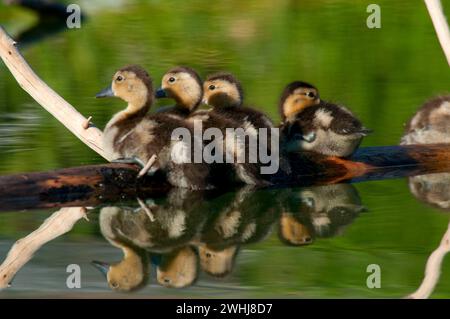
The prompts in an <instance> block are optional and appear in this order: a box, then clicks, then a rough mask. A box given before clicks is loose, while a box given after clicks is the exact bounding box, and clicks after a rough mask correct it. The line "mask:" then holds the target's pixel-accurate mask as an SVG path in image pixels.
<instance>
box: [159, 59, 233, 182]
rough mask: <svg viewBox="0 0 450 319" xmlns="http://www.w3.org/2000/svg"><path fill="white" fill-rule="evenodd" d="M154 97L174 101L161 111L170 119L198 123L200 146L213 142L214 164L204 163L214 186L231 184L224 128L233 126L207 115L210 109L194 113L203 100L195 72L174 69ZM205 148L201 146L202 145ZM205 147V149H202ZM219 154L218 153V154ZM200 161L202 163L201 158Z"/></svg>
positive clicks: (164, 77) (199, 81)
mask: <svg viewBox="0 0 450 319" xmlns="http://www.w3.org/2000/svg"><path fill="white" fill-rule="evenodd" d="M156 96H157V98H162V97H169V98H172V99H174V100H175V101H176V105H175V106H172V107H168V108H163V110H162V111H161V112H164V114H170V115H171V116H177V117H183V118H185V119H186V120H187V121H188V122H189V123H190V124H191V125H196V123H197V124H198V123H200V124H201V129H202V132H203V134H204V137H206V140H205V143H204V144H209V143H210V142H209V141H211V142H212V141H214V143H215V145H216V146H215V150H216V154H214V159H215V161H214V162H211V161H207V163H209V168H210V170H211V175H212V178H213V179H214V181H215V182H213V183H214V184H220V185H221V186H224V185H228V184H233V183H234V182H235V180H234V176H233V170H232V166H231V165H230V164H228V163H226V157H225V156H226V154H225V147H224V143H225V141H224V136H225V135H226V128H228V127H233V125H234V124H233V122H232V121H230V120H228V119H227V118H226V117H224V116H221V115H218V114H216V113H215V112H211V110H210V109H201V110H196V109H197V107H198V106H199V105H200V104H201V102H202V98H203V82H202V80H201V78H200V76H199V75H198V73H197V72H196V71H195V70H193V69H191V68H188V67H176V68H173V69H171V70H169V71H168V72H167V73H166V74H164V76H163V79H162V85H161V88H160V89H159V90H158V91H157V94H156ZM208 129H217V130H219V131H220V133H221V136H217V134H215V133H213V134H211V135H209V134H208ZM204 146H205V145H204ZM206 147H207V146H206ZM219 151H221V152H220V153H219ZM203 160H205V161H206V159H205V158H203Z"/></svg>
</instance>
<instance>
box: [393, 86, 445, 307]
mask: <svg viewBox="0 0 450 319" xmlns="http://www.w3.org/2000/svg"><path fill="white" fill-rule="evenodd" d="M449 120H450V95H447V96H440V97H437V98H434V99H432V100H430V101H428V102H426V103H425V104H424V105H423V106H422V107H421V108H420V109H419V110H418V111H417V112H416V114H414V116H413V117H412V118H411V120H410V121H409V123H408V124H407V126H406V131H405V134H404V136H403V137H402V139H401V144H403V145H409V144H433V143H449V141H450V130H449V126H448V123H449ZM408 181H409V183H408V184H409V189H410V190H411V193H412V194H413V195H414V196H415V197H416V198H417V199H418V200H420V201H422V202H425V203H427V204H430V205H431V206H434V207H436V208H438V209H440V210H442V211H449V209H450V174H449V173H437V174H428V175H419V176H413V177H410V178H409V180H408ZM449 251H450V223H449V225H448V228H447V231H446V232H445V233H444V235H443V237H442V240H441V243H440V245H439V246H438V248H436V249H435V250H434V251H433V252H432V253H431V255H430V257H428V261H427V264H426V267H425V277H424V279H423V281H422V284H421V285H420V287H419V288H418V289H417V290H416V291H415V292H414V293H412V294H411V295H409V296H408V298H415V299H421V298H428V297H429V296H430V295H431V294H432V293H433V291H434V288H435V287H436V284H437V283H438V281H439V277H440V274H441V266H442V260H443V258H444V256H445V255H446V254H447V253H448V252H449Z"/></svg>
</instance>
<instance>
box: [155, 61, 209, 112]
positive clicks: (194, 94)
mask: <svg viewBox="0 0 450 319" xmlns="http://www.w3.org/2000/svg"><path fill="white" fill-rule="evenodd" d="M202 84H203V83H202V80H201V79H200V76H199V75H198V73H197V72H195V70H193V69H191V68H189V67H185V66H179V67H175V68H172V69H170V70H169V71H167V72H166V74H164V76H163V78H162V81H161V88H159V89H158V90H157V91H156V98H171V99H174V100H175V102H176V104H175V106H169V107H164V108H160V109H159V110H158V112H164V114H170V115H171V116H174V117H178V118H187V117H188V116H189V115H190V114H191V113H192V112H194V111H195V109H197V107H198V106H199V105H200V103H201V101H202V97H203V86H202Z"/></svg>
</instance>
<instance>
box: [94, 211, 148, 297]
mask: <svg viewBox="0 0 450 319" xmlns="http://www.w3.org/2000/svg"><path fill="white" fill-rule="evenodd" d="M120 211H121V209H120V208H118V207H105V208H103V209H102V210H101V213H100V231H101V233H102V234H103V236H104V237H105V238H106V239H107V240H108V241H109V242H110V243H111V244H112V245H113V246H115V247H118V248H120V249H121V250H122V251H123V255H124V257H123V259H122V260H121V261H120V262H118V263H115V264H111V265H110V264H108V263H105V262H101V261H93V262H92V264H93V265H94V266H95V267H96V268H98V269H99V270H100V271H101V272H102V273H103V274H104V275H105V276H106V279H107V281H108V285H109V287H110V288H111V289H113V290H116V291H122V292H128V291H133V290H137V289H139V288H142V287H143V286H145V284H146V283H147V281H148V278H149V276H148V273H149V262H148V257H147V254H146V252H145V250H143V249H142V248H139V247H137V246H136V245H134V244H133V243H132V242H131V241H130V240H128V239H127V238H126V237H125V236H124V234H123V233H122V232H121V230H120V229H117V228H115V227H113V226H114V223H111V222H110V221H111V219H110V218H111V216H114V215H116V214H118V213H120Z"/></svg>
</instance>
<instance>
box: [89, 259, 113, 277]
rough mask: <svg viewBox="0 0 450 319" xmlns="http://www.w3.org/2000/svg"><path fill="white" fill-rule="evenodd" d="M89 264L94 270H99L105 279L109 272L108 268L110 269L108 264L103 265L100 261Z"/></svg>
mask: <svg viewBox="0 0 450 319" xmlns="http://www.w3.org/2000/svg"><path fill="white" fill-rule="evenodd" d="M91 264H92V265H93V266H94V267H95V268H97V269H98V270H100V272H101V273H102V274H103V275H104V276H105V277H107V276H108V271H109V268H110V267H111V266H110V265H109V264H107V263H104V262H101V261H96V260H94V261H92V262H91Z"/></svg>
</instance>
